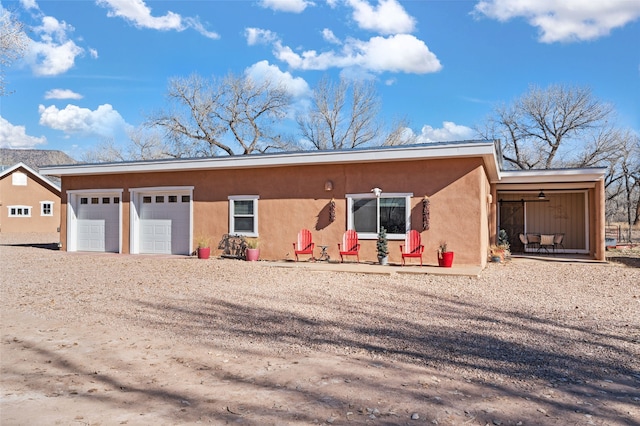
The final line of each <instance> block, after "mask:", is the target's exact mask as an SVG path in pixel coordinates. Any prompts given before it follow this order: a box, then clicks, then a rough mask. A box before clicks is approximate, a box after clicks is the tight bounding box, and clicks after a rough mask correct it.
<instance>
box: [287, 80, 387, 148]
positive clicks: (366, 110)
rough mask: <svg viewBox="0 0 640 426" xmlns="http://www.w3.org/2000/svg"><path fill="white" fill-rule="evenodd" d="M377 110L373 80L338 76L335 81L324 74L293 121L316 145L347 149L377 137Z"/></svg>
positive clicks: (374, 139) (368, 142) (378, 128)
mask: <svg viewBox="0 0 640 426" xmlns="http://www.w3.org/2000/svg"><path fill="white" fill-rule="evenodd" d="M379 111H380V101H379V99H378V98H377V97H376V92H375V88H374V86H373V83H371V82H349V81H347V80H345V79H340V82H339V83H338V84H335V83H332V82H331V81H330V80H329V79H328V78H327V77H326V76H325V77H323V78H322V79H321V80H320V82H319V83H318V85H317V86H316V88H315V89H314V91H313V105H312V107H311V109H310V110H309V111H308V112H307V113H305V114H299V115H298V116H297V117H296V121H297V122H298V128H299V129H300V132H301V134H302V137H303V138H304V139H305V140H307V141H308V142H310V143H311V144H312V145H313V146H314V147H315V148H316V149H350V148H356V147H358V146H361V145H365V144H371V143H374V142H376V141H377V140H378V138H379V136H380V134H381V127H380V123H379V121H378V120H377V118H378V113H379Z"/></svg>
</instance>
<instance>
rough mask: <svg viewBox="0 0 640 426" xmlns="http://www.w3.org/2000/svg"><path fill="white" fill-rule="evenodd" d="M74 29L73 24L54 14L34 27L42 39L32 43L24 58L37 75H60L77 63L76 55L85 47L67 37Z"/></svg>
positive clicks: (44, 18) (34, 30)
mask: <svg viewBox="0 0 640 426" xmlns="http://www.w3.org/2000/svg"><path fill="white" fill-rule="evenodd" d="M73 30H74V29H73V27H72V26H70V25H68V24H67V23H66V22H64V21H62V22H61V21H58V20H57V19H56V18H54V17H52V16H45V17H43V18H42V25H41V26H39V27H35V28H34V29H33V32H34V33H35V34H37V35H38V36H39V37H40V40H39V41H35V40H34V41H32V43H30V45H29V50H28V52H27V53H26V54H25V58H24V60H25V62H26V63H27V64H28V65H29V66H30V67H31V69H32V70H33V73H34V74H35V75H39V76H52V75H59V74H62V73H64V72H66V71H68V70H69V69H71V68H72V67H73V66H74V65H75V59H76V57H78V56H79V55H81V54H82V53H84V49H82V48H81V47H79V46H78V45H76V44H75V43H74V42H73V41H72V40H68V39H67V38H68V37H67V34H68V33H70V32H73Z"/></svg>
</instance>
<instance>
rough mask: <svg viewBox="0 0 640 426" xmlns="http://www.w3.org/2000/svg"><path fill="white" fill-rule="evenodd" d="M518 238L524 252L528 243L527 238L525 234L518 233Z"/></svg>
mask: <svg viewBox="0 0 640 426" xmlns="http://www.w3.org/2000/svg"><path fill="white" fill-rule="evenodd" d="M518 238H519V239H520V242H521V243H522V251H523V252H525V251H527V245H528V244H529V240H527V236H526V235H524V234H519V235H518Z"/></svg>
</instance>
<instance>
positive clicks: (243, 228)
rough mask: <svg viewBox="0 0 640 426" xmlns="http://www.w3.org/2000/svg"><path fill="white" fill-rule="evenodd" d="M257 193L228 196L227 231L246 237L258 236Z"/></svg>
mask: <svg viewBox="0 0 640 426" xmlns="http://www.w3.org/2000/svg"><path fill="white" fill-rule="evenodd" d="M259 198H260V197H259V196H257V195H233V196H230V197H229V233H230V234H236V235H244V236H247V237H257V236H258V199H259Z"/></svg>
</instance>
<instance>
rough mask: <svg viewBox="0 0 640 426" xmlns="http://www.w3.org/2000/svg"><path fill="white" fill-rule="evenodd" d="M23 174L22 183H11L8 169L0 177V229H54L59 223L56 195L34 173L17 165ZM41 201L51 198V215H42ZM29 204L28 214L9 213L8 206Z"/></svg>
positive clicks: (53, 230)
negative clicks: (21, 215) (24, 181)
mask: <svg viewBox="0 0 640 426" xmlns="http://www.w3.org/2000/svg"><path fill="white" fill-rule="evenodd" d="M16 171H17V172H20V173H24V174H26V175H27V184H26V186H20V185H17V186H16V185H13V184H12V177H11V175H12V173H9V174H7V175H6V176H4V177H3V178H2V179H0V232H2V233H23V232H38V233H54V232H57V231H58V227H59V226H60V210H61V203H60V196H59V194H58V193H57V191H54V190H52V188H51V187H50V186H49V185H48V184H46V183H44V182H43V181H42V180H41V179H40V178H38V176H36V175H33V174H32V173H30V172H29V171H27V170H25V169H23V168H18V169H17V170H16ZM41 201H50V202H53V215H52V216H42V215H41V214H40V213H41V206H40V202H41ZM16 205H20V206H29V207H31V217H9V208H8V207H9V206H16Z"/></svg>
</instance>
